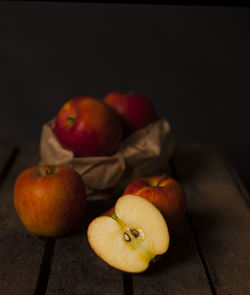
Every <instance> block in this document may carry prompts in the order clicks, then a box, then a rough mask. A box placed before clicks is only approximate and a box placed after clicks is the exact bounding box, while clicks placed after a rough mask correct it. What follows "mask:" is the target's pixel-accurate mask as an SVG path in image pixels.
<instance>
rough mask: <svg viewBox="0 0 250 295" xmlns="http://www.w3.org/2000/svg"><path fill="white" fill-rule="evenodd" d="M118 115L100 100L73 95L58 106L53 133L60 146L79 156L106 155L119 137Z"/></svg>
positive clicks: (111, 152) (120, 131) (117, 142)
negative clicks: (59, 107)
mask: <svg viewBox="0 0 250 295" xmlns="http://www.w3.org/2000/svg"><path fill="white" fill-rule="evenodd" d="M122 128H123V127H122V122H121V119H120V118H119V116H118V115H117V114H116V113H115V112H114V111H113V110H112V109H111V108H110V107H108V106H107V105H106V104H105V103H104V102H103V101H101V100H98V99H96V98H93V97H89V96H77V97H74V98H72V99H70V100H69V101H68V102H66V103H65V104H64V105H63V106H62V107H61V109H60V110H59V112H58V114H57V116H56V122H55V134H56V136H57V138H58V140H59V142H60V143H61V144H62V146H63V147H65V148H66V149H69V150H71V151H73V152H74V153H75V154H76V155H79V156H86V157H88V156H89V157H90V156H108V155H111V154H113V153H114V152H115V151H116V149H117V148H118V146H119V145H120V142H121V139H122V134H123V130H122Z"/></svg>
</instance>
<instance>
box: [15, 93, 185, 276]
mask: <svg viewBox="0 0 250 295" xmlns="http://www.w3.org/2000/svg"><path fill="white" fill-rule="evenodd" d="M155 120H157V116H156V113H155V109H154V107H153V104H152V102H151V101H150V100H149V99H148V98H146V97H143V96H139V95H136V94H133V93H127V94H122V93H119V92H111V93H110V94H108V95H107V96H105V97H104V99H103V101H101V100H98V99H96V98H93V97H89V96H78V97H75V98H72V99H70V100H69V101H68V102H66V103H65V104H64V105H63V106H62V108H61V109H60V110H59V112H58V114H57V117H56V121H55V134H56V136H57V138H58V140H59V142H60V143H61V145H62V146H63V147H64V148H66V149H70V150H71V151H73V152H74V154H75V155H76V156H82V157H86V156H88V157H91V156H108V155H112V154H113V153H114V152H115V151H116V149H117V148H118V147H119V144H120V142H121V140H122V139H123V138H124V137H125V136H128V135H130V134H131V133H133V132H135V131H137V130H139V129H141V128H143V127H145V126H147V125H148V124H150V123H152V122H154V121H155ZM14 205H15V209H16V212H17V214H18V216H19V218H20V220H21V221H22V223H23V224H24V226H25V227H26V228H27V229H28V230H29V231H30V232H31V233H33V234H35V235H39V236H49V237H59V236H62V235H65V234H67V233H69V232H71V231H72V230H73V229H75V228H76V227H77V226H78V225H81V224H82V221H83V218H84V211H85V207H86V190H85V184H84V181H83V179H82V177H81V176H80V175H79V174H78V173H77V172H76V171H75V170H73V169H72V168H70V167H67V166H61V165H58V166H53V165H47V166H45V165H43V166H33V167H29V168H27V169H25V170H24V171H23V172H22V173H20V174H19V176H18V177H17V179H16V182H15V186H14ZM185 210H186V198H185V193H184V191H183V189H182V187H181V185H180V184H179V183H178V182H177V181H176V180H175V179H174V178H172V177H169V176H152V177H144V178H139V179H135V180H134V181H132V182H131V183H130V184H129V185H128V186H127V187H126V188H125V190H124V192H123V195H122V196H121V197H119V198H118V199H117V201H116V203H115V205H114V207H113V208H111V209H110V210H108V211H106V212H104V213H103V214H102V215H101V216H99V217H97V218H95V219H94V220H93V221H92V222H91V223H90V224H89V226H88V230H87V237H88V241H89V244H90V246H91V248H92V249H93V250H94V252H95V253H96V254H97V255H98V256H99V257H100V258H102V259H103V260H104V261H105V262H106V263H108V264H110V265H111V266H113V267H115V268H117V269H119V270H121V271H125V272H131V273H140V272H142V271H144V270H146V269H147V268H148V266H149V263H150V261H151V260H152V259H153V258H154V257H155V256H158V255H162V254H164V253H165V252H166V251H167V249H168V247H169V239H170V238H169V237H170V234H171V232H173V231H174V230H175V229H176V228H177V227H178V225H179V224H180V222H181V220H182V219H183V217H184V214H185Z"/></svg>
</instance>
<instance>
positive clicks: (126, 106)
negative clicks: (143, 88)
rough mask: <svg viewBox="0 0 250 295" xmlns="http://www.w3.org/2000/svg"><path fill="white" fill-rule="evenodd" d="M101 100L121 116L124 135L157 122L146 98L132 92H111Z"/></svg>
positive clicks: (154, 112)
mask: <svg viewBox="0 0 250 295" xmlns="http://www.w3.org/2000/svg"><path fill="white" fill-rule="evenodd" d="M103 100H104V102H105V103H106V104H107V105H109V106H110V107H111V108H112V109H113V110H114V111H115V112H117V113H118V114H119V115H120V116H121V118H122V119H123V124H124V129H125V132H126V134H130V133H132V132H134V131H136V130H139V129H141V128H143V127H146V126H147V125H148V124H150V123H152V122H154V121H156V120H157V115H156V111H155V108H154V105H153V103H152V101H151V100H150V99H149V98H148V97H145V96H142V95H138V94H135V93H132V92H128V93H120V92H117V91H113V92H110V93H109V94H107V95H106V96H105V97H104V98H103Z"/></svg>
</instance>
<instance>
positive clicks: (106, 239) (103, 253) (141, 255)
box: [87, 195, 169, 273]
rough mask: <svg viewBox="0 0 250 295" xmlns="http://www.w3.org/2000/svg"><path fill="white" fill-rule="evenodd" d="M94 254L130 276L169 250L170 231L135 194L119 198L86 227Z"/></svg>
mask: <svg viewBox="0 0 250 295" xmlns="http://www.w3.org/2000/svg"><path fill="white" fill-rule="evenodd" d="M87 236H88V241H89V243H90V246H91V248H92V249H93V250H94V252H95V253H96V254H97V255H98V256H99V257H100V258H101V259H103V260H104V261H105V262H106V263H108V264H109V265H111V266H112V267H114V268H116V269H119V270H121V271H125V272H130V273H140V272H143V271H145V270H146V269H147V268H148V266H149V263H150V261H151V260H153V259H154V257H156V256H158V255H162V254H164V253H165V252H166V251H167V249H168V247H169V232H168V227H167V224H166V221H165V219H164V217H163V215H162V214H161V213H160V211H159V210H158V209H157V208H156V207H155V206H154V205H153V204H152V203H150V202H149V201H147V200H146V199H144V198H141V197H139V196H136V195H124V196H122V197H120V198H119V199H118V200H117V202H116V204H115V207H114V208H113V210H112V212H110V214H109V215H106V216H104V215H102V216H99V217H97V218H95V219H94V220H93V221H92V222H91V223H90V224H89V226H88V231H87Z"/></svg>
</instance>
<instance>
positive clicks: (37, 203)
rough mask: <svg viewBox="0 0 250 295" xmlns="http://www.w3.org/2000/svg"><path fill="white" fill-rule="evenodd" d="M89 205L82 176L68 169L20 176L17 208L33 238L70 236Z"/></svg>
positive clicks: (41, 170) (47, 169)
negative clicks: (69, 233)
mask: <svg viewBox="0 0 250 295" xmlns="http://www.w3.org/2000/svg"><path fill="white" fill-rule="evenodd" d="M85 204H86V191H85V184H84V181H83V180H82V178H81V176H80V175H79V174H78V173H77V172H76V171H75V170H73V169H72V168H69V167H66V166H52V165H48V166H33V167H29V168H27V169H25V170H24V171H23V172H21V173H20V174H19V175H18V177H17V179H16V182H15V186H14V205H15V209H16V212H17V215H18V216H19V218H20V220H21V221H22V223H23V225H24V226H25V227H26V228H27V229H28V230H29V231H30V232H31V233H33V234H36V235H40V236H48V237H56V236H62V235H64V234H67V233H68V232H70V231H71V230H73V229H74V228H75V227H76V226H78V225H79V224H80V223H81V222H82V219H83V216H84V210H85Z"/></svg>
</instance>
